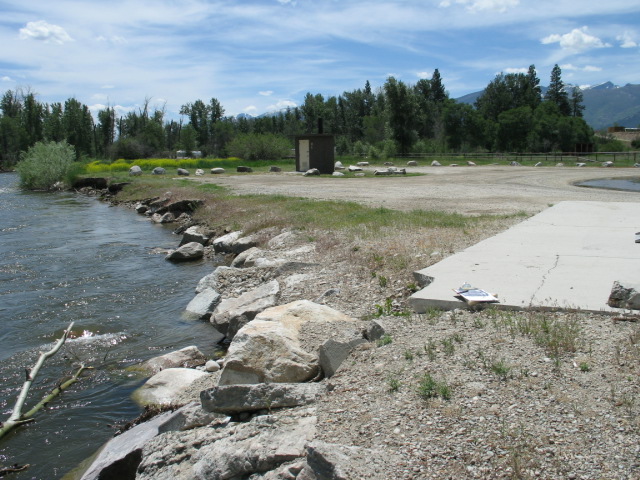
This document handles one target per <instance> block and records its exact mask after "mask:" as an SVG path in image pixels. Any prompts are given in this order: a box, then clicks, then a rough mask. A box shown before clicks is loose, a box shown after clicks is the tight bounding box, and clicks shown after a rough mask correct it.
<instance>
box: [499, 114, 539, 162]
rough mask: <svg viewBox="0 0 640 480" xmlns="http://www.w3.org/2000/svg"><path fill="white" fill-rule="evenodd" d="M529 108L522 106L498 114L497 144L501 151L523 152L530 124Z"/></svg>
mask: <svg viewBox="0 0 640 480" xmlns="http://www.w3.org/2000/svg"><path fill="white" fill-rule="evenodd" d="M531 113H532V112H531V108H530V107H529V106H526V105H525V106H522V107H518V108H513V109H511V110H507V111H506V112H502V113H501V114H500V115H499V116H498V132H497V139H496V140H497V146H498V148H499V149H500V150H502V151H511V152H524V151H526V150H527V139H528V136H529V132H530V130H531V126H532V115H531Z"/></svg>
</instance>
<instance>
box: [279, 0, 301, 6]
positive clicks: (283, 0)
mask: <svg viewBox="0 0 640 480" xmlns="http://www.w3.org/2000/svg"><path fill="white" fill-rule="evenodd" d="M278 3H281V4H282V5H287V4H290V5H293V6H295V5H296V3H298V2H297V1H296V0H278Z"/></svg>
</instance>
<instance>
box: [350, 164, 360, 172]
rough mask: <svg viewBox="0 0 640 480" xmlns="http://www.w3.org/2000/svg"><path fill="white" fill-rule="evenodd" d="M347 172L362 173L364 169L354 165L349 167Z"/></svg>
mask: <svg viewBox="0 0 640 480" xmlns="http://www.w3.org/2000/svg"><path fill="white" fill-rule="evenodd" d="M347 170H349V171H350V172H361V171H362V168H360V167H354V166H353V165H349V168H348V169H347Z"/></svg>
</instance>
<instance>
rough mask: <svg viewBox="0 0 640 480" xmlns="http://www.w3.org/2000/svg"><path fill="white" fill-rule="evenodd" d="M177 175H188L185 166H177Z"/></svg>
mask: <svg viewBox="0 0 640 480" xmlns="http://www.w3.org/2000/svg"><path fill="white" fill-rule="evenodd" d="M178 175H182V176H184V177H188V176H189V175H190V174H189V170H187V169H186V168H179V169H178Z"/></svg>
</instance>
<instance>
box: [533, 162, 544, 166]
mask: <svg viewBox="0 0 640 480" xmlns="http://www.w3.org/2000/svg"><path fill="white" fill-rule="evenodd" d="M541 166H542V162H538V163H536V164H535V165H534V167H541Z"/></svg>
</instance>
